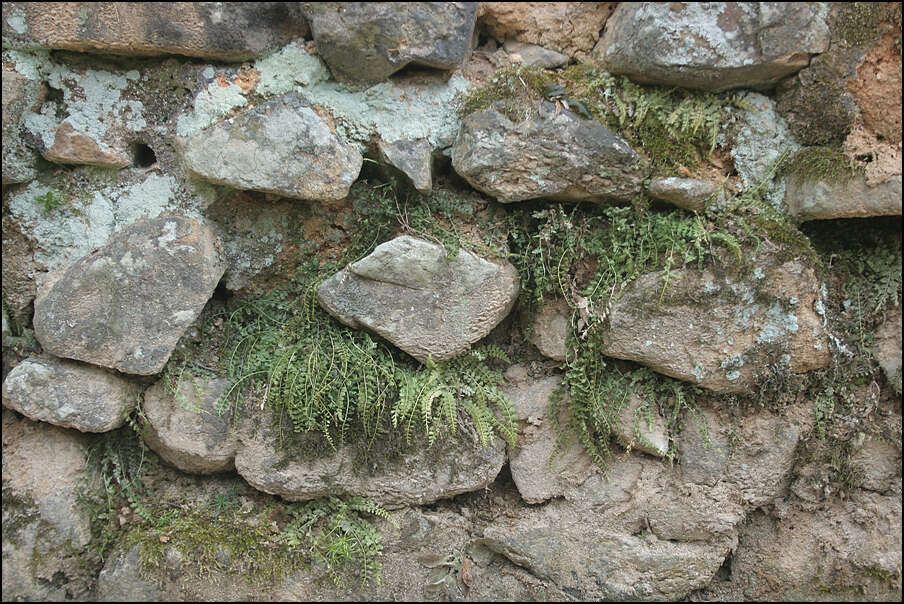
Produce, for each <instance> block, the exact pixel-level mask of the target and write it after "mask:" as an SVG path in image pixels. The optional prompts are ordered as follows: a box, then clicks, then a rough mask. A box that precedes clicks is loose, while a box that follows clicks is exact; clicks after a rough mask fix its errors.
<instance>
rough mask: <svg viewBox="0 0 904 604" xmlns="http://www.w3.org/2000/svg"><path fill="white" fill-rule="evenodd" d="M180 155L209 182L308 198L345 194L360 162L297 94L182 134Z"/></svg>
mask: <svg viewBox="0 0 904 604" xmlns="http://www.w3.org/2000/svg"><path fill="white" fill-rule="evenodd" d="M182 154H183V159H184V161H185V166H186V168H187V169H188V170H189V171H191V172H192V173H194V174H196V175H198V176H200V177H201V178H204V179H206V180H209V181H211V182H214V183H218V184H223V185H227V186H230V187H234V188H236V189H250V190H253V191H263V192H266V193H275V194H278V195H284V196H286V197H293V198H297V199H308V200H312V201H335V200H339V199H343V198H344V197H346V196H347V195H348V191H349V188H350V187H351V185H352V183H353V182H354V181H355V179H356V178H357V177H358V173H359V172H360V171H361V164H362V159H361V155H360V153H358V151H357V150H356V149H355V148H354V147H352V146H351V145H347V144H345V143H343V142H342V141H341V140H339V138H338V137H337V136H336V134H335V132H333V131H332V130H330V128H329V126H328V125H327V124H326V123H325V122H324V121H323V119H321V117H320V116H319V115H318V114H317V112H316V111H314V109H313V108H312V107H311V104H310V103H308V101H307V100H306V99H305V97H304V96H302V95H301V94H299V93H289V94H285V95H283V96H281V97H278V98H275V99H273V100H271V101H267V102H266V103H263V104H261V105H258V106H257V107H255V108H254V109H249V110H247V111H245V112H243V113H240V114H239V115H237V116H235V117H233V118H230V119H228V120H226V121H224V122H220V123H218V124H215V125H213V126H211V127H209V128H207V129H206V130H202V131H201V132H198V133H197V134H193V135H191V136H189V137H187V138H186V139H185V140H184V144H183V150H182Z"/></svg>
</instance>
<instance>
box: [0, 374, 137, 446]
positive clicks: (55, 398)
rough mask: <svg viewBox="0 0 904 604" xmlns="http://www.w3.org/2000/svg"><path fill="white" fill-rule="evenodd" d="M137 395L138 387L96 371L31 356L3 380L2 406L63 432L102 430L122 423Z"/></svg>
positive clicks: (116, 426) (111, 375)
mask: <svg viewBox="0 0 904 604" xmlns="http://www.w3.org/2000/svg"><path fill="white" fill-rule="evenodd" d="M138 391H139V389H138V386H137V384H134V383H132V382H130V381H129V380H127V379H125V378H122V377H120V376H118V375H115V374H113V373H111V372H109V371H105V370H103V369H100V368H98V367H92V366H91V365H83V364H81V363H75V362H73V361H65V360H61V359H53V358H47V359H42V358H37V357H32V358H29V359H26V360H25V361H22V362H21V363H19V364H18V365H16V367H15V368H14V369H13V370H12V371H10V372H9V375H7V376H6V379H5V380H4V381H3V406H4V407H9V408H10V409H15V410H16V411H18V412H19V413H21V414H23V415H25V416H26V417H28V418H30V419H33V420H35V421H42V422H48V423H51V424H54V425H56V426H60V427H63V428H75V429H76V430H80V431H82V432H107V431H109V430H113V429H115V428H118V427H120V426H121V425H122V424H123V423H124V422H125V419H126V416H128V415H129V413H131V412H132V410H133V409H134V408H135V406H136V405H137V404H138Z"/></svg>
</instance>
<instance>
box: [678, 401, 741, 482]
mask: <svg viewBox="0 0 904 604" xmlns="http://www.w3.org/2000/svg"><path fill="white" fill-rule="evenodd" d="M683 423H684V429H683V430H682V431H681V436H680V437H679V438H678V439H677V447H676V448H677V452H678V463H679V468H680V469H681V476H682V478H683V479H684V480H685V481H686V482H692V483H696V484H701V485H707V486H710V487H711V486H714V485H715V484H716V483H717V482H719V480H721V479H722V475H723V473H724V472H725V467H726V464H727V463H728V458H729V449H728V440H727V439H726V438H725V436H724V435H723V426H722V425H721V422H720V420H719V419H718V416H717V415H716V414H715V413H713V412H711V411H707V410H701V413H700V417H697V416H696V415H692V414H690V413H685V415H684V418H683Z"/></svg>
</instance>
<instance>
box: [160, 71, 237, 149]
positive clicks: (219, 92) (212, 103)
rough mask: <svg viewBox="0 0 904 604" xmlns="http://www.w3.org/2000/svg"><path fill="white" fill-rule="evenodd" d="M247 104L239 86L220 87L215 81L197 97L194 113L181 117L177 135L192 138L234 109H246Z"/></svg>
mask: <svg viewBox="0 0 904 604" xmlns="http://www.w3.org/2000/svg"><path fill="white" fill-rule="evenodd" d="M247 103H248V100H247V99H246V98H245V96H244V94H243V91H242V89H241V87H239V86H238V85H237V84H234V83H230V84H229V85H228V86H220V85H219V83H218V82H217V81H216V80H215V81H214V82H213V83H211V84H210V85H209V86H207V87H206V88H204V89H203V90H201V91H200V92H199V93H198V95H197V96H196V97H195V100H194V104H193V107H192V112H191V113H188V114H186V115H181V116H179V119H178V121H177V122H176V134H178V135H179V136H190V135H192V134H195V133H197V132H200V131H201V130H203V129H204V128H207V127H208V126H210V125H211V124H213V123H215V122H216V121H218V120H219V119H221V118H223V117H226V116H227V115H229V113H230V112H231V111H232V110H233V109H235V108H237V107H244V106H245V105H246V104H247Z"/></svg>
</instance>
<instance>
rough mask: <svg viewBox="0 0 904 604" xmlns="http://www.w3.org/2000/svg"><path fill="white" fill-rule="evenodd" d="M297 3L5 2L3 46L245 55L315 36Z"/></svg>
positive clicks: (249, 56)
mask: <svg viewBox="0 0 904 604" xmlns="http://www.w3.org/2000/svg"><path fill="white" fill-rule="evenodd" d="M295 4H296V3H294V2H235V3H229V2H226V3H211V2H179V3H175V4H161V5H151V4H146V3H145V4H143V3H134V4H129V3H98V2H4V3H3V44H4V47H6V46H7V45H8V44H9V45H10V46H12V47H15V48H48V49H53V50H72V51H76V52H96V53H104V54H118V55H135V56H159V55H166V54H177V55H185V56H189V57H201V58H208V59H219V60H224V61H242V60H245V59H252V58H255V57H259V56H262V55H264V54H266V53H267V52H270V51H273V50H275V49H277V48H279V47H280V46H282V45H284V44H286V43H287V42H289V41H291V40H293V39H295V38H299V37H307V36H308V35H309V33H310V30H309V28H308V25H307V22H306V21H305V19H304V17H303V16H302V15H301V11H300V10H299V8H298V7H297V6H295Z"/></svg>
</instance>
